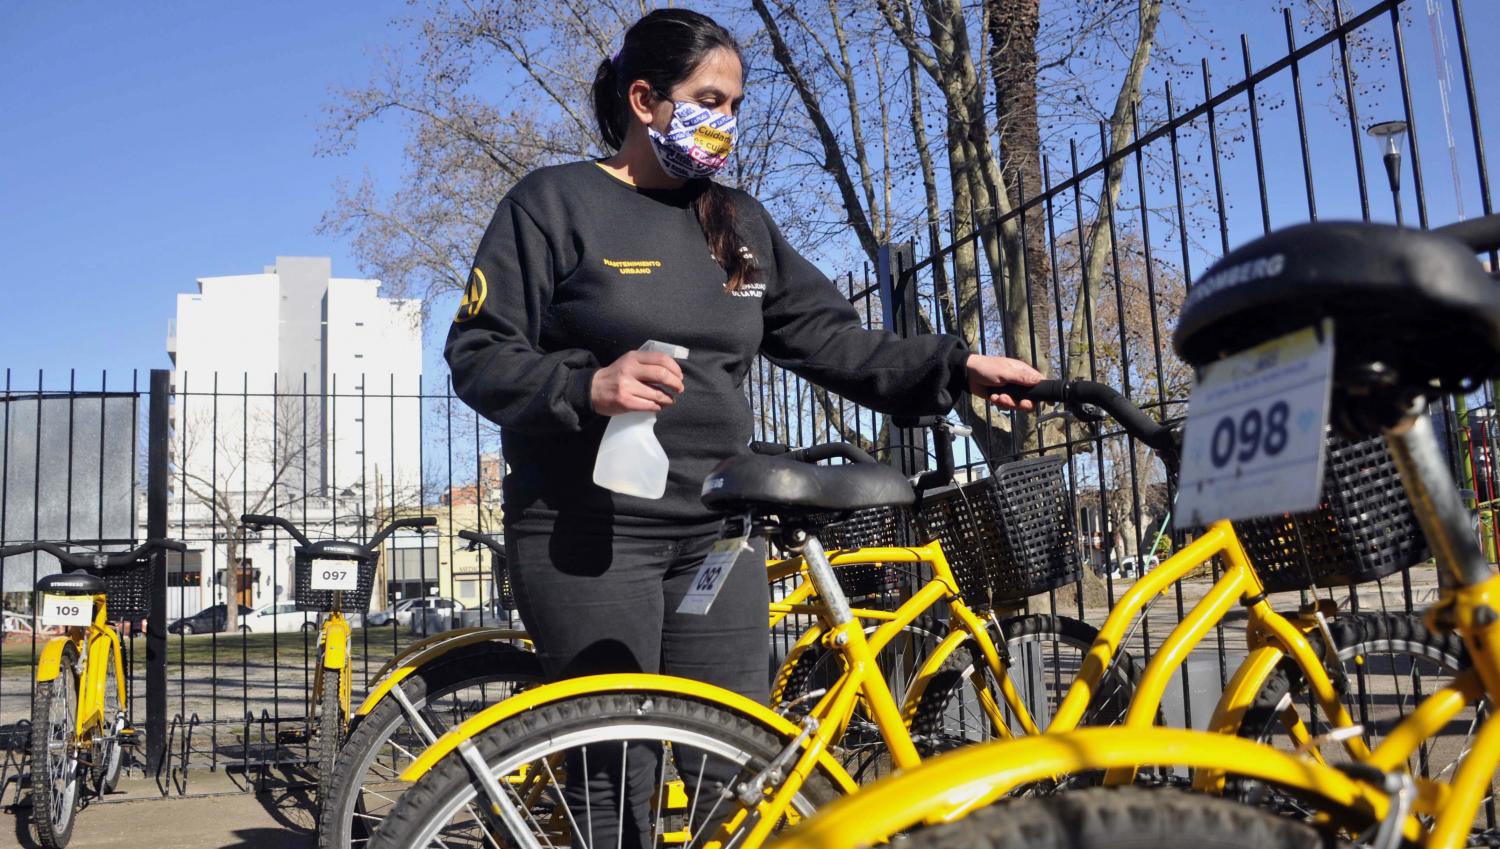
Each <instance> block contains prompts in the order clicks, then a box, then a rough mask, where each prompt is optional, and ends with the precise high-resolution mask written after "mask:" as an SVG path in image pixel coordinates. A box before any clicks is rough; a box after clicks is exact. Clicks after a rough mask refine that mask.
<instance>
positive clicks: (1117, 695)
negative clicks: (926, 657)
mask: <svg viewBox="0 0 1500 849" xmlns="http://www.w3.org/2000/svg"><path fill="white" fill-rule="evenodd" d="M1000 629H1001V631H1002V632H1003V633H1004V635H1005V641H1004V642H1005V647H1006V649H1007V650H1008V653H1009V655H1010V657H1011V662H1012V673H1011V674H1012V680H1013V681H1014V680H1015V670H1016V669H1017V667H1018V666H1020V665H1021V664H1022V663H1025V662H1027V661H1026V658H1028V657H1034V658H1036V659H1039V660H1041V661H1042V662H1043V664H1045V663H1046V662H1047V661H1049V660H1055V659H1056V658H1055V652H1054V653H1043V652H1042V651H1041V650H1040V648H1038V650H1037V651H1036V652H1035V653H1034V654H1033V652H1032V651H1031V650H1030V649H1029V648H1028V646H1033V645H1035V646H1038V647H1040V646H1041V645H1042V644H1045V643H1048V642H1051V643H1054V644H1056V645H1062V646H1067V647H1069V648H1070V649H1071V650H1072V651H1073V652H1076V660H1070V661H1067V662H1066V663H1067V664H1081V662H1082V659H1083V658H1084V657H1085V656H1087V654H1088V651H1089V648H1090V647H1091V646H1093V644H1094V640H1095V639H1097V638H1098V636H1099V631H1098V629H1096V628H1094V627H1093V626H1092V625H1090V624H1088V623H1087V622H1083V621H1080V620H1078V619H1073V618H1070V617H1067V616H1052V615H1048V614H1030V615H1025V616H1013V617H1010V618H1008V619H1005V620H1004V621H1002V622H1001V623H1000ZM990 636H991V638H995V637H996V636H997V635H996V634H994V633H991V635H990ZM1048 654H1052V655H1054V657H1049V656H1048ZM1061 671H1066V672H1067V673H1069V674H1067V675H1066V676H1064V677H1059V676H1058V675H1057V673H1058V672H1061ZM1022 672H1023V674H1025V670H1024V669H1023V670H1022ZM1139 676H1140V670H1139V668H1138V667H1137V665H1136V663H1135V661H1134V660H1133V659H1132V658H1131V656H1130V653H1129V652H1126V651H1124V650H1123V649H1122V650H1120V651H1119V652H1118V654H1117V657H1116V660H1115V663H1114V664H1113V665H1112V666H1111V667H1110V671H1109V672H1108V673H1107V674H1106V676H1105V678H1104V680H1103V681H1101V682H1100V686H1099V688H1098V689H1097V691H1096V692H1095V695H1094V700H1093V703H1092V704H1091V705H1090V706H1089V710H1088V712H1087V713H1086V715H1085V717H1086V718H1085V722H1084V724H1087V725H1113V724H1116V723H1118V722H1120V721H1121V720H1123V719H1124V717H1125V711H1126V709H1127V708H1128V707H1129V705H1130V697H1131V695H1132V694H1133V693H1134V691H1135V684H1136V682H1137V680H1138V678H1139ZM1074 677H1076V669H1066V670H1053V676H1052V680H1051V681H1042V682H1041V685H1042V689H1043V690H1044V691H1045V694H1046V695H1047V704H1046V705H1045V711H1041V710H1035V709H1033V710H1031V711H1030V712H1031V714H1032V718H1033V719H1034V720H1035V721H1036V723H1037V725H1038V727H1039V729H1041V730H1045V729H1046V726H1047V721H1048V720H1050V717H1051V714H1052V713H1053V712H1054V711H1055V710H1056V706H1057V701H1058V700H1060V699H1061V697H1062V695H1063V693H1065V692H1066V690H1067V687H1068V686H1069V685H1071V684H1072V682H1073V678H1074ZM1026 678H1027V679H1029V680H1032V681H1035V680H1036V679H1035V676H1032V675H1026ZM976 679H977V682H976ZM1015 683H1016V684H1017V687H1018V689H1022V690H1031V689H1035V687H1030V688H1025V687H1022V686H1021V685H1022V684H1023V683H1024V682H1015ZM981 685H982V686H984V687H986V688H988V689H989V691H990V692H991V693H992V694H994V696H995V699H996V702H997V703H998V704H1001V705H1002V706H1003V704H1004V702H1003V701H1001V700H1000V697H999V688H998V686H996V684H995V683H994V682H993V681H991V680H990V673H989V668H988V666H987V665H986V664H985V663H984V661H983V658H982V657H981V656H980V655H979V652H978V649H977V647H976V646H974V645H973V643H972V641H971V642H966V643H965V644H964V647H962V648H960V650H959V651H955V652H954V653H953V654H952V655H950V656H949V657H948V658H947V659H946V660H944V661H943V666H942V668H941V669H939V670H938V672H937V674H935V675H933V677H932V680H931V681H929V682H928V683H927V687H926V689H924V690H923V691H922V695H921V696H920V697H919V699H918V701H917V706H916V708H915V711H914V713H913V716H912V723H911V731H912V737H913V738H914V739H916V740H917V742H918V748H919V750H920V751H921V752H922V754H923V756H924V757H925V756H927V755H932V754H937V753H939V752H944V751H948V750H950V749H953V748H956V747H957V746H960V745H966V744H969V743H978V742H983V741H985V740H991V739H995V737H996V729H995V728H994V727H993V726H992V724H991V723H990V721H989V717H988V716H987V715H986V714H985V713H984V712H982V711H981V710H980V709H979V708H978V707H971V706H969V702H970V701H971V700H972V699H974V695H973V694H974V692H975V690H976V689H977V688H978V687H979V686H981ZM1029 701H1031V702H1032V706H1031V707H1037V706H1040V705H1039V703H1038V702H1037V700H1036V698H1035V695H1034V696H1033V698H1031V699H1030V700H1029ZM1011 731H1012V733H1013V734H1019V733H1021V728H1020V727H1019V725H1018V724H1016V723H1014V722H1013V723H1012V728H1011Z"/></svg>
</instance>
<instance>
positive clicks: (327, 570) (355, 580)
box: [312, 560, 359, 592]
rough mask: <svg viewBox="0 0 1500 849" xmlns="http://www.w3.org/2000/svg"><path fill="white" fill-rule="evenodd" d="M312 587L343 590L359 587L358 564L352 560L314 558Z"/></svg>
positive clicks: (353, 589) (348, 590) (350, 590)
mask: <svg viewBox="0 0 1500 849" xmlns="http://www.w3.org/2000/svg"><path fill="white" fill-rule="evenodd" d="M312 588H313V589H315V590H343V591H344V592H353V591H355V590H357V589H359V564H358V563H355V562H354V561H353V560H314V561H313V562H312Z"/></svg>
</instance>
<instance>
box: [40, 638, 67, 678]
mask: <svg viewBox="0 0 1500 849" xmlns="http://www.w3.org/2000/svg"><path fill="white" fill-rule="evenodd" d="M71 642H73V639H72V638H71V637H53V638H52V639H50V640H48V641H47V644H46V645H45V646H42V656H41V657H39V658H37V661H36V680H37V681H51V680H52V679H54V678H56V677H57V673H58V671H59V670H61V669H62V654H63V649H64V648H67V646H68V644H69V643H71Z"/></svg>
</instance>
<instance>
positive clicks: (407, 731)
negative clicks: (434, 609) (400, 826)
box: [318, 644, 542, 849]
mask: <svg viewBox="0 0 1500 849" xmlns="http://www.w3.org/2000/svg"><path fill="white" fill-rule="evenodd" d="M541 680H542V668H541V663H540V662H539V661H538V660H537V658H536V655H534V654H532V653H531V652H528V651H522V650H520V649H517V648H513V647H511V646H506V645H491V644H485V645H482V646H474V647H471V648H468V649H464V650H460V651H456V652H453V653H452V654H449V655H444V656H442V657H439V658H437V659H435V660H433V661H432V662H430V663H428V664H426V665H425V666H422V667H421V668H419V669H417V670H416V671H415V672H413V673H412V674H411V675H410V676H408V677H407V678H406V680H404V681H402V682H401V685H400V690H401V695H402V696H403V697H404V698H405V699H406V701H407V703H408V704H410V705H411V708H412V709H413V710H414V711H416V715H417V717H419V718H420V721H421V722H422V723H423V724H425V725H426V726H427V727H426V729H425V731H424V729H422V728H420V727H418V725H417V721H416V720H414V719H413V717H412V716H411V715H410V714H408V712H407V710H406V707H405V706H404V705H402V704H401V702H400V700H399V699H397V698H396V697H395V695H394V692H393V694H392V695H388V696H386V697H385V698H384V699H382V700H381V701H380V703H379V704H377V705H376V706H375V708H374V709H373V710H371V711H370V712H369V713H368V714H367V715H365V716H364V717H363V718H361V719H359V720H358V721H357V723H356V724H355V725H354V728H353V730H352V731H351V733H350V734H349V739H348V740H347V741H346V742H345V743H344V747H343V749H341V750H340V751H339V757H338V761H337V762H336V764H335V765H334V769H333V782H332V789H331V790H330V791H329V795H328V797H327V801H325V802H324V804H323V806H322V813H321V816H320V818H319V821H318V845H319V846H320V847H323V849H333V848H334V847H337V849H349V847H362V846H365V845H367V844H368V843H369V839H370V834H371V833H372V832H373V831H374V830H375V828H376V827H377V826H378V825H379V823H380V821H381V820H382V819H384V818H385V815H386V814H387V813H388V812H389V811H390V808H391V806H393V805H394V804H395V803H396V799H397V798H399V797H400V795H401V793H402V792H403V791H404V790H405V789H406V784H405V783H403V782H402V781H400V780H399V778H398V776H400V774H401V772H402V770H404V769H405V768H406V767H407V765H409V764H410V763H411V762H412V761H413V760H414V759H415V758H416V756H417V754H418V753H420V752H421V751H422V750H423V749H425V748H426V747H427V746H428V745H429V744H430V743H431V741H432V740H433V739H435V738H436V737H440V736H442V735H443V734H444V733H445V732H446V731H447V730H448V729H450V728H453V727H454V726H456V725H458V724H459V723H460V722H462V721H463V720H464V719H466V718H468V716H469V715H471V714H472V713H475V712H477V711H478V710H482V709H483V708H485V707H487V706H489V705H491V704H494V703H496V702H500V701H503V700H504V699H506V698H509V697H510V696H511V695H514V694H515V693H517V692H519V691H521V690H523V689H525V688H527V687H529V686H532V685H535V684H537V683H540V682H541Z"/></svg>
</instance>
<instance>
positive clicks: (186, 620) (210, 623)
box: [167, 602, 254, 634]
mask: <svg viewBox="0 0 1500 849" xmlns="http://www.w3.org/2000/svg"><path fill="white" fill-rule="evenodd" d="M236 606H237V607H238V608H239V609H240V614H239V615H240V616H245V615H246V614H249V613H253V612H254V611H253V610H251V609H250V608H249V607H246V606H245V605H243V604H240V605H236ZM228 609H229V606H228V605H226V604H224V603H223V602H220V603H218V604H216V605H214V606H212V607H205V608H203V609H202V610H200V611H198V612H197V613H194V614H193V615H192V616H184V617H182V618H181V619H178V620H176V621H174V622H172V623H171V624H170V625H168V626H167V631H168V632H169V633H172V634H208V633H212V632H215V631H222V630H224V626H225V624H226V623H225V621H224V620H225V611H226V610H228Z"/></svg>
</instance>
